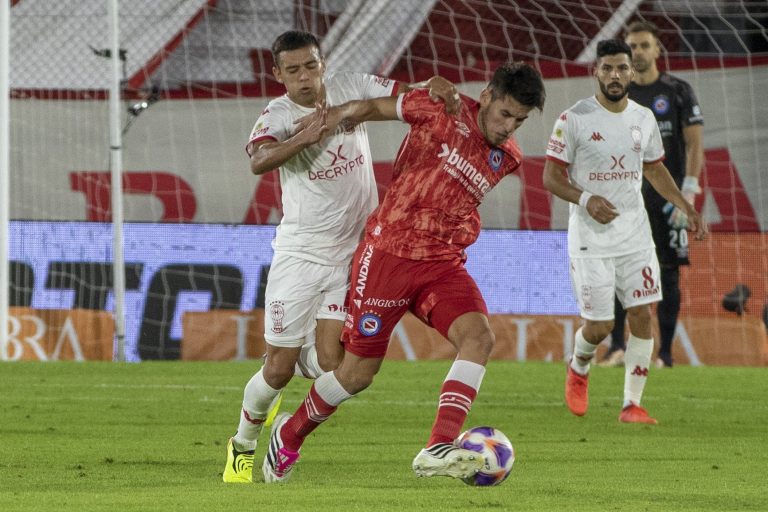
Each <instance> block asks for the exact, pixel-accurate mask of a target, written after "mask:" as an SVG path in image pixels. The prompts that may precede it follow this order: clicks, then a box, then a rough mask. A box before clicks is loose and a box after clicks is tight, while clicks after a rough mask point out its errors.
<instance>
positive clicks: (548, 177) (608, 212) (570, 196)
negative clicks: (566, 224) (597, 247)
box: [544, 159, 619, 224]
mask: <svg viewBox="0 0 768 512" xmlns="http://www.w3.org/2000/svg"><path fill="white" fill-rule="evenodd" d="M544 187H545V188H546V189H547V190H549V191H550V192H552V193H553V194H554V195H556V196H557V197H559V198H560V199H562V200H564V201H568V202H569V203H574V204H578V205H579V206H581V207H582V208H586V210H587V213H589V215H590V217H592V218H593V219H595V220H596V221H597V222H599V223H600V224H608V223H609V222H611V221H612V220H613V219H615V218H616V217H617V216H618V215H619V212H618V211H617V210H616V207H615V206H613V204H611V202H610V201H608V200H607V199H606V198H604V197H602V196H595V195H592V194H590V193H589V192H587V191H584V190H581V189H579V188H577V187H575V186H573V184H572V183H571V182H570V181H568V178H567V177H566V174H565V167H563V166H562V165H560V164H558V163H557V162H555V161H554V160H549V159H548V160H547V161H546V163H545V164H544Z"/></svg>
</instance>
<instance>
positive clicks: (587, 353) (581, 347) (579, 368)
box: [571, 327, 597, 375]
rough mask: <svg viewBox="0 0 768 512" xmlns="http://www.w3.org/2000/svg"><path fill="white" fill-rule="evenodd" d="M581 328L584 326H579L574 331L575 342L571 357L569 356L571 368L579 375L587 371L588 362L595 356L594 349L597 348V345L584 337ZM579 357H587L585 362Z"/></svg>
mask: <svg viewBox="0 0 768 512" xmlns="http://www.w3.org/2000/svg"><path fill="white" fill-rule="evenodd" d="M583 329H584V327H579V330H578V331H576V336H575V338H576V343H574V345H573V357H572V358H571V368H572V369H573V371H575V372H576V373H578V374H579V375H586V374H587V373H589V362H590V361H591V360H592V358H593V357H594V356H595V351H596V350H597V345H593V344H592V343H590V342H588V341H587V340H586V339H585V338H584V335H583V334H582V332H581V331H582V330H583ZM577 356H578V357H577ZM579 357H583V358H585V359H587V362H586V363H583V362H582V361H581V360H580V359H579Z"/></svg>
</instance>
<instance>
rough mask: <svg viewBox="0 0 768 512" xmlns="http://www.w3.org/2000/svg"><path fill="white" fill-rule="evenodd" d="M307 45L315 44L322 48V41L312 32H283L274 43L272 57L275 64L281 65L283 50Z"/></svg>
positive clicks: (296, 48)
mask: <svg viewBox="0 0 768 512" xmlns="http://www.w3.org/2000/svg"><path fill="white" fill-rule="evenodd" d="M307 46H314V47H316V48H317V49H318V50H320V41H318V40H317V37H315V35H314V34H312V33H310V32H302V31H301V30H289V31H288V32H283V33H282V34H280V35H279V36H277V39H275V42H274V43H272V59H274V61H275V66H280V53H281V52H287V51H291V50H298V49H300V48H306V47H307Z"/></svg>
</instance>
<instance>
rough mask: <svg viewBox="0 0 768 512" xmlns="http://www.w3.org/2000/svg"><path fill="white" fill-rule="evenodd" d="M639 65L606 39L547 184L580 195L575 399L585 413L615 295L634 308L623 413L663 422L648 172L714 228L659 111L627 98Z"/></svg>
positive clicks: (566, 125)
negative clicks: (646, 393)
mask: <svg viewBox="0 0 768 512" xmlns="http://www.w3.org/2000/svg"><path fill="white" fill-rule="evenodd" d="M633 73H634V69H633V67H632V50H631V49H630V47H629V46H628V45H627V44H626V43H625V42H624V41H621V40H618V39H612V40H605V41H600V42H599V43H598V45H597V61H596V63H595V70H594V75H595V78H596V79H597V83H598V86H599V87H598V91H597V93H596V95H595V96H592V97H590V98H587V99H584V100H581V101H579V102H577V103H576V104H575V105H574V106H572V107H571V108H569V109H568V110H566V111H565V112H563V113H562V114H561V115H560V117H559V118H558V120H557V121H556V122H555V127H554V130H553V132H552V135H551V137H550V140H549V143H548V145H547V161H546V164H545V167H544V185H545V187H546V188H547V189H548V190H549V191H550V192H552V193H553V194H554V195H556V196H558V197H560V198H561V199H564V200H566V201H568V202H570V203H572V204H571V205H570V218H569V223H568V255H569V257H570V270H571V272H570V273H571V281H572V284H573V288H574V293H575V295H576V299H577V302H578V304H579V309H580V312H581V316H582V318H583V319H584V325H583V326H582V327H581V328H580V329H579V330H578V331H577V332H576V336H575V338H576V339H575V345H574V350H573V357H572V358H571V360H570V362H569V364H568V369H567V376H566V386H565V401H566V404H567V405H568V408H569V409H570V410H571V412H572V413H573V414H575V415H577V416H582V415H584V414H585V413H586V412H587V406H588V393H587V390H588V387H587V386H588V378H589V365H590V361H591V360H592V359H593V357H594V355H595V351H596V349H597V345H598V344H599V343H600V342H601V341H602V340H603V339H604V338H605V337H606V336H607V335H608V334H609V333H610V332H611V329H612V328H613V320H614V294H615V295H616V296H617V297H618V299H619V300H620V301H621V303H622V305H623V306H624V308H625V309H626V310H627V316H628V318H629V328H630V332H631V335H630V337H629V340H628V342H627V350H626V353H625V358H624V361H625V367H626V370H625V380H624V404H623V407H622V411H621V413H620V415H619V420H620V421H622V422H625V423H649V424H655V423H657V421H656V420H655V419H654V418H652V417H650V416H649V415H648V413H647V411H646V410H645V409H643V408H642V407H640V399H641V398H642V394H643V389H644V388H645V382H646V379H647V376H648V368H649V367H650V361H651V354H652V353H653V336H652V333H651V306H650V305H651V304H652V303H654V302H658V301H660V300H661V298H662V294H661V282H660V272H659V261H658V258H657V256H656V251H655V246H654V242H653V238H652V236H651V228H650V224H649V221H648V214H647V213H646V210H645V206H644V204H643V196H642V193H641V188H642V184H643V178H644V177H645V179H647V180H648V182H649V183H650V184H651V185H652V186H653V187H654V188H655V189H656V190H657V191H658V193H659V194H661V195H662V196H663V197H664V198H666V199H667V200H668V201H670V202H671V203H672V204H674V205H675V206H677V207H678V208H679V209H680V210H682V211H683V212H685V214H686V215H687V216H688V227H689V229H690V230H691V231H693V232H694V233H695V235H696V238H697V239H702V238H704V237H705V236H706V233H707V229H706V226H705V225H704V223H703V222H702V220H701V217H700V216H699V214H698V213H697V212H696V210H695V209H694V208H693V206H692V205H691V204H690V203H689V202H688V201H686V199H685V197H683V195H682V194H681V193H680V190H679V189H678V188H677V185H676V184H675V182H674V180H673V179H672V177H671V176H670V174H669V171H668V170H667V168H666V167H665V166H664V164H663V163H662V160H663V159H664V146H663V145H662V141H661V135H660V133H659V128H658V126H657V124H656V119H655V118H654V115H653V112H651V111H650V110H649V109H647V108H645V107H643V106H641V105H639V104H637V103H635V102H634V101H631V100H630V99H629V98H628V97H627V92H628V88H629V84H630V82H631V80H632V76H633Z"/></svg>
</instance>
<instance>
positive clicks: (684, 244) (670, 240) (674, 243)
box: [648, 208, 690, 267]
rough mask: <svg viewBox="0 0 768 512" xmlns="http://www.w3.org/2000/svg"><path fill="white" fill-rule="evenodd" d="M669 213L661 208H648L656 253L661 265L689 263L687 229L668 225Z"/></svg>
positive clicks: (670, 211)
mask: <svg viewBox="0 0 768 512" xmlns="http://www.w3.org/2000/svg"><path fill="white" fill-rule="evenodd" d="M671 213H672V210H669V213H666V212H665V211H664V210H663V209H662V208H654V209H653V210H650V209H649V210H648V220H649V221H650V223H651V234H652V235H653V243H654V244H656V255H657V256H658V258H659V265H661V266H662V267H670V266H678V265H690V261H689V260H688V231H686V230H685V229H674V228H673V227H671V226H670V225H669V215H670V214H671Z"/></svg>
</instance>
